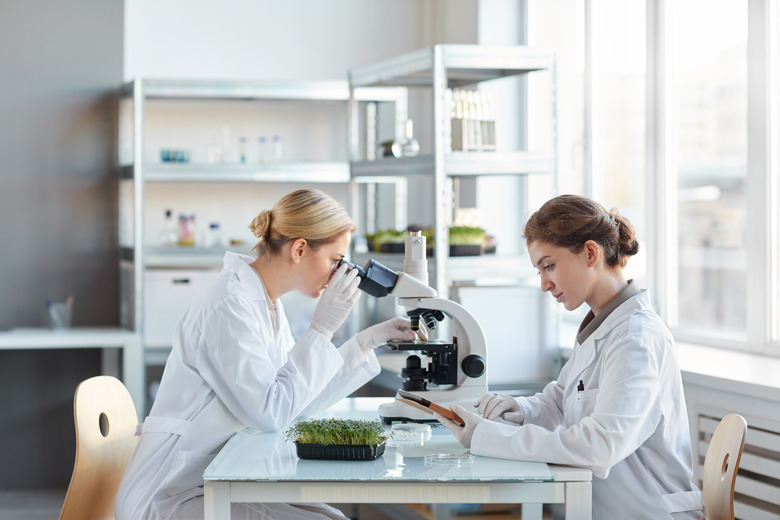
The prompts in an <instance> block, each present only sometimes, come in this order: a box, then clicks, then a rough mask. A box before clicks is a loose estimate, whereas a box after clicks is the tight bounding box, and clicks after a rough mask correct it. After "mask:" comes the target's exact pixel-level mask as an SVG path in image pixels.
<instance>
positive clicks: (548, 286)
mask: <svg viewBox="0 0 780 520" xmlns="http://www.w3.org/2000/svg"><path fill="white" fill-rule="evenodd" d="M553 286H554V284H553V283H552V282H551V281H550V279H549V278H547V277H546V276H545V275H542V292H547V291H549V290H550V289H552V288H553Z"/></svg>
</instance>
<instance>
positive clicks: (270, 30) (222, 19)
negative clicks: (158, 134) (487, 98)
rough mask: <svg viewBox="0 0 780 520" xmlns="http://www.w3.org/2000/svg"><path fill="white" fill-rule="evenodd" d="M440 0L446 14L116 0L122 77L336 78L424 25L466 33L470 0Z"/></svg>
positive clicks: (374, 4)
mask: <svg viewBox="0 0 780 520" xmlns="http://www.w3.org/2000/svg"><path fill="white" fill-rule="evenodd" d="M442 4H443V6H444V7H446V9H445V11H446V13H447V15H446V16H436V12H437V10H438V9H437V6H438V5H439V2H429V1H426V0H380V1H376V0H374V1H366V0H328V1H322V0H292V1H282V2H279V1H272V0H221V1H219V2H214V1H211V0H166V1H165V2H160V1H157V0H126V2H125V79H128V80H129V79H131V78H134V77H139V76H144V77H155V78H157V77H159V78H205V79H215V78H219V79H247V78H260V79H268V80H336V79H342V80H345V79H346V74H347V71H348V70H350V69H352V68H355V67H358V66H361V65H365V64H368V63H372V62H375V61H377V60H381V59H385V58H388V57H391V56H395V55H397V54H401V53H404V52H408V51H411V50H415V49H418V48H421V47H424V46H427V45H430V44H431V43H434V42H433V41H432V40H433V38H434V34H433V33H434V32H435V33H436V34H435V37H436V39H437V42H435V43H444V42H447V43H455V42H457V41H458V39H459V38H465V41H474V39H473V37H474V34H476V28H475V20H476V16H471V15H473V14H474V13H475V9H474V7H473V6H475V5H476V0H458V1H449V2H442ZM442 20H443V21H442ZM449 27H452V29H451V30H450V29H448V28H449Z"/></svg>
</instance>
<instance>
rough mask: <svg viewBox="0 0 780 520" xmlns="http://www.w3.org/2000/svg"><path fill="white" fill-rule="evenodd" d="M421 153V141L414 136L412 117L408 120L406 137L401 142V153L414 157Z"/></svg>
mask: <svg viewBox="0 0 780 520" xmlns="http://www.w3.org/2000/svg"><path fill="white" fill-rule="evenodd" d="M418 153H420V143H418V142H417V139H415V138H414V124H413V123H412V120H411V119H407V120H406V138H405V139H404V140H403V142H402V143H401V155H402V156H403V157H414V156H415V155H417V154H418Z"/></svg>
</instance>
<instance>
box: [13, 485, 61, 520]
mask: <svg viewBox="0 0 780 520" xmlns="http://www.w3.org/2000/svg"><path fill="white" fill-rule="evenodd" d="M64 500H65V490H62V491H0V520H57V519H58V518H59V517H60V509H61V508H62V502H63V501H64Z"/></svg>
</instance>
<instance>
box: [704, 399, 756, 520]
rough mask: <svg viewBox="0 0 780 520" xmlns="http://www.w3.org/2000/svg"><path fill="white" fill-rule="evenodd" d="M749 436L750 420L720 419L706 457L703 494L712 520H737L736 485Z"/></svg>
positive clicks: (732, 415) (705, 505)
mask: <svg viewBox="0 0 780 520" xmlns="http://www.w3.org/2000/svg"><path fill="white" fill-rule="evenodd" d="M746 435H747V421H745V419H744V417H742V416H741V415H737V414H729V415H726V416H725V417H724V418H723V419H721V421H720V423H719V424H718V427H717V428H715V432H714V433H713V434H712V439H711V440H710V445H709V447H708V448H707V455H706V456H705V457H704V472H703V478H702V495H703V496H704V507H705V512H706V513H707V518H708V519H709V520H734V483H735V481H736V480H737V469H739V461H740V459H741V458H742V449H743V448H744V447H745V436H746Z"/></svg>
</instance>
